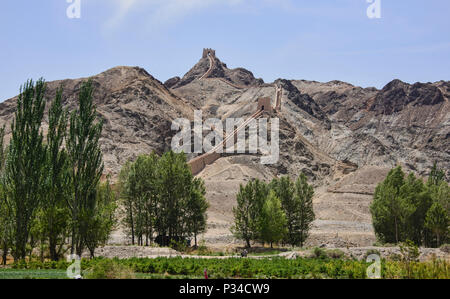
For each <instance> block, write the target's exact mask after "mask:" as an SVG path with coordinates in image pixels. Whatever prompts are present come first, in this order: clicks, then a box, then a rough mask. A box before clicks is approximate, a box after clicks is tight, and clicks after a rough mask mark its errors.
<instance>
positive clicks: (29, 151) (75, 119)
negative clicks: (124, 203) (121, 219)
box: [0, 79, 116, 263]
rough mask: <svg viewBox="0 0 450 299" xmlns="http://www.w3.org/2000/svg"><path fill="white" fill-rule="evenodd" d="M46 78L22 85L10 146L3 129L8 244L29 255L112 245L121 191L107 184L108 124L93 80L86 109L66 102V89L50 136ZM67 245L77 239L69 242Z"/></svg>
mask: <svg viewBox="0 0 450 299" xmlns="http://www.w3.org/2000/svg"><path fill="white" fill-rule="evenodd" d="M45 91H46V83H45V81H44V80H43V79H40V80H39V81H37V82H36V83H34V82H33V81H31V80H30V81H27V83H26V84H25V85H24V86H23V87H22V88H21V92H20V95H19V97H18V100H17V110H16V112H15V117H14V120H13V121H12V124H11V139H10V141H9V145H8V146H6V147H5V146H4V144H3V143H4V140H3V139H4V138H3V137H4V133H5V130H4V128H3V129H2V130H1V131H0V228H1V229H0V245H1V249H2V252H3V263H5V262H6V256H7V254H8V252H11V253H12V255H13V257H14V259H15V260H20V259H25V257H26V256H27V255H31V254H32V252H33V250H34V249H36V248H39V249H40V254H41V257H42V258H43V257H44V253H46V252H48V254H49V256H50V258H51V259H52V260H58V259H59V258H60V257H61V256H62V255H63V254H64V253H65V252H66V251H67V250H68V249H70V252H71V253H72V254H74V253H76V254H77V255H80V256H81V254H82V252H83V250H84V249H86V248H87V249H89V251H90V253H91V255H92V256H93V255H94V251H95V248H96V247H98V246H99V245H101V244H104V243H105V242H106V240H107V239H108V237H109V234H110V232H111V230H112V228H113V224H114V222H115V221H114V211H115V208H116V203H115V195H114V192H113V191H112V190H111V188H110V186H109V180H108V181H107V182H105V183H103V184H101V183H100V178H101V175H102V172H103V162H102V153H101V151H100V146H99V143H98V142H99V138H100V136H101V132H102V122H101V121H99V120H98V119H97V113H96V108H95V106H94V105H93V101H92V92H93V87H92V82H91V81H88V82H85V83H84V84H82V86H81V89H80V93H79V98H78V99H79V101H78V108H77V109H75V110H74V111H73V112H72V113H70V114H69V112H68V111H67V110H64V109H63V106H62V101H63V98H62V94H63V91H62V88H60V89H59V90H58V91H57V93H56V96H55V98H54V99H53V101H52V103H51V106H50V108H49V113H48V132H47V136H46V137H45V138H44V135H43V128H42V126H41V124H42V123H43V121H44V110H45V107H46V104H47V100H46V98H45V96H44V95H45ZM67 244H70V246H68V245H67Z"/></svg>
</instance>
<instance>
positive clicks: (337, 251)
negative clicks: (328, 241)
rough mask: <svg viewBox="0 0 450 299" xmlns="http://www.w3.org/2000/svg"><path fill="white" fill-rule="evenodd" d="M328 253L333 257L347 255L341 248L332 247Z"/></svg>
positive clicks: (339, 257) (338, 257)
mask: <svg viewBox="0 0 450 299" xmlns="http://www.w3.org/2000/svg"><path fill="white" fill-rule="evenodd" d="M326 253H327V255H328V257H330V258H332V259H341V258H343V257H344V256H345V253H344V252H343V251H342V250H340V249H331V250H328V251H327V252H326Z"/></svg>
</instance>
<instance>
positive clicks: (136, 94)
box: [0, 67, 192, 178]
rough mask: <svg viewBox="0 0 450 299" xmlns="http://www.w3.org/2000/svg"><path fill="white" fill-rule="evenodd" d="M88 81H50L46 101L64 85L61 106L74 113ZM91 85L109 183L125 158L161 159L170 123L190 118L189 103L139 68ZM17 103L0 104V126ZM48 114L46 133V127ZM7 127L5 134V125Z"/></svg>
mask: <svg viewBox="0 0 450 299" xmlns="http://www.w3.org/2000/svg"><path fill="white" fill-rule="evenodd" d="M86 80H87V78H81V79H75V80H62V81H54V82H49V83H48V84H47V91H46V94H45V96H46V98H47V99H50V100H51V99H53V98H54V97H55V95H56V90H57V89H58V88H59V86H63V88H64V92H63V99H64V102H63V104H64V106H65V107H66V108H68V109H69V110H70V111H72V110H73V109H76V107H77V97H78V92H79V89H80V86H81V84H82V82H84V81H86ZM92 80H93V84H94V94H93V97H94V103H95V105H96V106H97V112H98V114H99V117H101V118H102V119H103V122H104V125H103V134H102V137H101V139H100V145H101V148H102V151H103V160H104V163H105V171H106V172H107V173H110V174H112V175H113V178H115V177H116V175H117V174H118V172H119V171H120V168H121V166H122V165H123V164H125V163H126V162H127V161H128V160H129V159H135V158H136V157H137V155H139V154H148V153H151V152H152V151H156V152H157V153H159V154H161V153H163V152H164V151H167V150H169V149H170V143H171V138H172V137H173V135H174V134H175V132H174V131H171V124H172V120H173V119H175V118H178V117H186V118H189V117H190V115H191V114H192V113H191V111H192V109H191V108H190V105H189V104H188V103H185V102H184V101H183V100H182V99H180V98H178V97H177V96H175V95H174V94H173V93H172V92H171V91H170V90H168V89H167V88H166V87H165V86H164V85H163V84H162V83H161V82H159V81H158V80H156V79H155V78H153V77H152V76H151V75H150V74H148V73H147V72H146V71H145V70H144V69H142V68H137V67H116V68H113V69H110V70H107V71H106V72H103V73H101V74H98V75H96V76H93V77H92ZM16 100H17V99H16V98H13V99H10V100H7V101H5V102H3V103H0V111H1V114H0V125H2V124H5V123H10V122H11V120H12V118H13V117H14V111H15V106H16ZM49 106H50V103H48V104H47V107H46V108H47V111H48V108H49ZM47 111H46V114H45V117H44V123H43V128H44V131H45V130H46V128H47V127H48V114H47ZM6 128H7V134H9V133H10V130H9V129H10V128H9V125H7V126H6ZM7 138H8V137H7Z"/></svg>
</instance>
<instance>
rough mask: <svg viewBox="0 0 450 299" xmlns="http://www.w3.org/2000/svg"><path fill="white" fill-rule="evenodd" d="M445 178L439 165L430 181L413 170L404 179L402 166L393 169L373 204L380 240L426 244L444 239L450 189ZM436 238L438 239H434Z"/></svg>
mask: <svg viewBox="0 0 450 299" xmlns="http://www.w3.org/2000/svg"><path fill="white" fill-rule="evenodd" d="M443 179H444V175H443V171H442V170H438V169H437V167H436V165H434V167H433V170H432V171H431V174H430V178H429V179H428V182H427V184H424V183H423V181H422V180H421V179H417V178H416V177H415V176H414V174H412V173H411V174H409V175H408V176H407V177H406V179H405V174H404V173H403V171H402V169H401V167H400V166H399V167H396V168H394V169H392V170H391V171H390V172H389V174H388V175H387V177H386V179H385V180H384V181H383V182H382V183H380V184H379V185H378V186H377V188H376V189H375V194H374V200H373V202H372V204H371V207H370V211H371V213H372V221H373V226H374V229H375V233H376V235H377V237H378V239H379V240H380V241H381V242H383V243H399V242H403V241H406V240H408V239H409V240H412V241H413V242H414V243H416V244H419V245H421V244H424V245H426V246H432V245H436V244H440V243H442V242H444V241H445V238H446V237H447V235H448V224H447V225H446V222H448V217H449V200H450V189H449V186H448V184H447V183H446V182H444V181H442V180H443ZM427 218H428V219H429V220H428V221H427ZM446 219H447V220H446ZM438 223H439V224H438ZM434 237H435V238H436V239H439V240H436V242H435V241H434ZM442 238H444V239H442ZM441 239H442V240H441Z"/></svg>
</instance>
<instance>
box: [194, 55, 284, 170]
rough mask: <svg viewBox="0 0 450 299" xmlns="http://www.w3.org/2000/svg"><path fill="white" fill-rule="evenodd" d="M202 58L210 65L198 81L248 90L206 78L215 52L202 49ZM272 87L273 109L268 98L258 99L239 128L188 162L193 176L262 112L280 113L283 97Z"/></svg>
mask: <svg viewBox="0 0 450 299" xmlns="http://www.w3.org/2000/svg"><path fill="white" fill-rule="evenodd" d="M203 58H208V59H209V63H210V65H209V69H208V70H207V71H206V73H204V74H203V75H202V76H201V77H200V78H199V79H198V80H206V79H209V80H212V79H216V80H220V81H222V82H224V83H226V84H228V85H230V86H232V87H234V88H238V89H243V88H248V86H240V85H237V84H234V83H233V82H230V81H228V80H225V79H224V78H208V77H209V76H210V75H211V73H212V71H213V70H214V66H215V59H216V51H215V50H213V49H203ZM274 87H275V91H276V92H275V103H276V104H275V107H274V108H273V107H272V103H271V101H272V100H271V99H270V98H267V97H265V98H259V99H258V106H257V110H256V112H255V113H254V114H252V115H251V116H250V117H249V118H248V119H247V120H245V121H244V122H243V123H242V124H241V125H240V126H238V127H237V128H236V129H235V130H234V132H233V134H232V135H229V136H225V138H224V139H223V141H222V142H221V143H220V144H218V145H216V146H215V147H214V148H213V149H212V150H210V151H209V152H207V153H205V154H202V155H200V156H198V157H196V158H194V159H192V160H191V161H189V162H188V164H189V166H190V167H191V171H192V174H193V175H197V174H199V173H200V172H201V171H202V170H203V169H204V168H205V167H206V166H207V165H210V164H212V163H214V162H215V161H216V160H217V159H219V158H220V157H221V156H222V154H221V153H219V152H218V149H223V148H224V147H225V145H226V144H227V142H228V141H229V140H230V139H231V138H234V142H236V139H237V134H238V133H239V132H240V131H241V130H243V129H244V130H245V128H246V127H247V125H248V124H249V123H250V122H251V121H252V120H255V119H257V118H259V117H260V116H261V115H263V113H264V112H267V113H269V114H271V113H273V112H276V113H278V112H280V111H281V98H282V95H283V89H282V88H281V87H280V86H278V85H277V84H274Z"/></svg>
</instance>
